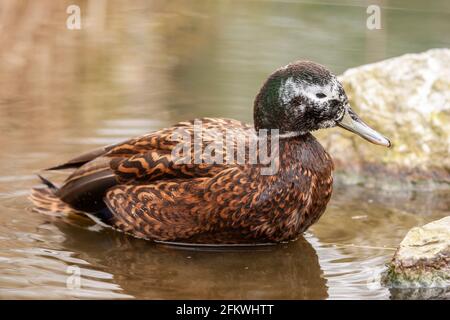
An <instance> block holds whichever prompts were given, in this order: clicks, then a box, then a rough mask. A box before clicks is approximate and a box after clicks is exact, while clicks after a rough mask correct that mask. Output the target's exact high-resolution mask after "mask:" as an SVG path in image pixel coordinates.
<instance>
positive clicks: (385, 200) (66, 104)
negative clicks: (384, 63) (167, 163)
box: [0, 0, 450, 299]
mask: <svg viewBox="0 0 450 320" xmlns="http://www.w3.org/2000/svg"><path fill="white" fill-rule="evenodd" d="M73 4H75V5H78V6H79V7H80V10H81V11H80V13H81V29H80V30H69V29H67V27H66V20H67V18H68V17H69V14H68V13H67V12H66V10H67V7H68V6H69V5H73ZM369 4H377V5H379V6H380V7H381V10H382V11H381V12H382V28H381V29H380V30H368V29H367V28H366V20H367V17H368V14H367V13H366V9H367V6H368V5H369ZM449 21H450V2H449V1H446V0H436V1H420V0H412V1H406V0H405V1H400V0H384V1H376V0H373V1H356V0H347V1H334V0H321V1H317V2H316V1H301V0H300V1H294V0H286V1H283V0H280V1H277V0H267V1H264V0H261V1H256V0H254V1H245V0H241V1H238V0H235V1H232V0H217V1H211V0H209V1H207V0H193V1H182V0H179V1H163V0H161V1H144V0H142V1H118V0H117V1H116V0H112V1H106V0H95V1H92V0H91V1H79V0H71V1H51V0H39V1H13V0H0V131H1V135H0V145H1V147H2V151H3V152H2V153H1V156H0V298H56V297H60V298H80V297H81V298H99V297H100V298H105V297H106V298H133V297H136V298H255V299H257V298H292V299H299V298H396V297H399V296H400V297H403V296H402V294H403V293H400V294H399V293H398V292H391V291H389V290H388V289H387V288H383V287H381V286H380V285H379V283H378V280H377V279H379V274H380V272H381V271H382V270H383V269H384V264H385V263H386V262H387V261H389V259H390V257H391V256H392V254H393V252H394V250H395V247H396V246H397V245H398V243H399V241H400V240H401V239H402V238H403V236H404V234H405V233H406V232H407V230H408V229H409V228H411V227H412V226H416V225H421V224H424V223H426V222H427V221H431V220H434V219H436V218H439V217H442V216H445V215H446V214H448V212H449V207H450V200H449V198H450V197H449V193H448V191H442V190H441V191H436V192H420V193H418V192H415V191H405V192H400V191H399V192H396V193H392V192H385V191H383V190H377V189H373V188H372V189H368V188H365V187H364V186H346V185H344V184H341V185H339V186H338V187H337V188H336V191H335V193H334V195H333V198H332V202H331V204H330V206H329V208H328V209H327V212H326V213H325V215H324V217H323V218H322V219H321V220H320V222H319V223H318V224H316V225H315V226H314V227H313V228H311V230H310V231H308V233H307V234H306V236H305V239H301V240H300V241H298V242H296V243H291V244H288V245H285V246H280V247H277V248H268V249H264V250H263V251H258V252H251V253H248V252H247V253H242V252H226V253H224V252H220V253H217V252H202V251H195V252H186V251H180V250H176V249H173V248H163V247H160V246H154V245H152V244H149V243H146V242H143V241H140V240H135V239H129V238H127V237H125V236H123V235H118V234H115V233H112V232H110V231H109V230H104V229H102V228H99V227H97V226H92V225H91V224H88V223H85V222H83V223H81V222H78V221H62V220H61V219H57V218H52V217H46V216H45V217H44V216H41V215H38V214H36V213H31V212H30V210H29V207H30V203H29V202H28V200H27V195H28V193H29V190H30V188H31V187H33V186H36V185H37V184H38V181H37V179H36V178H35V175H34V174H35V173H36V172H38V171H39V170H40V169H42V168H45V167H49V166H51V165H54V164H57V163H60V162H62V161H64V160H67V159H68V158H71V157H72V156H74V155H76V154H78V153H80V152H84V151H87V150H89V149H92V148H95V147H98V146H101V145H106V144H110V143H115V142H119V141H121V140H125V139H126V138H128V137H131V136H135V135H139V134H143V133H147V132H149V131H151V130H155V129H158V128H161V127H164V126H168V125H170V124H173V123H175V122H177V121H181V120H186V119H192V118H195V117H202V116H212V117H230V118H235V119H239V120H243V121H248V122H251V121H252V104H253V99H254V96H255V94H256V93H257V91H258V89H259V87H260V86H261V84H262V82H263V81H264V79H265V78H266V77H267V75H268V74H270V73H271V72H272V71H273V70H274V69H276V68H278V67H279V66H282V65H285V64H287V63H289V62H291V61H294V60H297V59H310V60H314V61H316V62H319V63H321V64H324V65H326V66H327V67H329V68H330V69H331V70H332V71H333V72H334V73H336V74H340V73H342V72H343V71H345V70H346V69H348V68H350V67H356V66H359V65H362V64H366V63H371V62H375V61H379V60H383V59H386V58H389V57H394V56H398V55H401V54H404V53H412V52H421V51H425V50H427V49H430V48H438V47H449V46H450V33H449ZM54 178H56V179H57V180H58V179H62V178H63V176H61V175H58V174H55V176H54ZM273 257H276V259H274V258H273ZM72 265H76V266H78V267H80V268H81V270H82V272H81V274H82V276H83V277H84V278H83V280H82V288H81V289H79V290H69V289H67V286H66V280H67V277H68V273H67V267H68V266H72Z"/></svg>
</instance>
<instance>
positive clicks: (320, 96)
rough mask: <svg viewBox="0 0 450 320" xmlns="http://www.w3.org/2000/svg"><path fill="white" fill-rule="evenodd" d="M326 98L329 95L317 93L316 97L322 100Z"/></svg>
mask: <svg viewBox="0 0 450 320" xmlns="http://www.w3.org/2000/svg"><path fill="white" fill-rule="evenodd" d="M326 96H327V95H326V94H325V93H322V92H319V93H316V97H317V98H320V99H322V98H325V97H326Z"/></svg>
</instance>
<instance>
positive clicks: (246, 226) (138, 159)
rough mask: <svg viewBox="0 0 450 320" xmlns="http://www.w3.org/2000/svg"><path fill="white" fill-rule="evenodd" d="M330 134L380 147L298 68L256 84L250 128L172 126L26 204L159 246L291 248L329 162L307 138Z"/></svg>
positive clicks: (325, 186)
mask: <svg viewBox="0 0 450 320" xmlns="http://www.w3.org/2000/svg"><path fill="white" fill-rule="evenodd" d="M335 126H340V127H342V128H344V129H347V130H349V131H352V132H354V133H356V134H358V135H360V136H361V137H363V138H365V139H366V140H368V141H370V142H372V143H375V144H379V145H383V146H387V147H389V146H390V142H389V140H388V139H386V138H385V137H383V136H382V135H380V134H379V133H378V132H376V131H374V130H373V129H371V128H370V127H368V126H367V125H366V124H365V123H364V122H363V121H362V120H361V119H360V118H359V117H358V116H357V115H356V114H355V113H354V112H353V111H352V109H351V108H350V105H349V103H348V99H347V96H346V94H345V92H344V89H343V87H342V85H341V84H340V83H339V81H338V80H337V78H336V76H335V75H333V74H332V73H330V72H329V71H328V70H327V69H326V68H325V67H323V66H321V65H319V64H316V63H313V62H308V61H298V62H295V63H291V64H289V65H287V66H285V67H282V68H280V69H278V70H276V71H275V72H274V73H272V74H271V75H270V76H269V78H268V79H267V80H266V82H265V83H264V84H263V86H262V88H261V89H260V91H259V93H258V95H257V96H256V99H255V103H254V126H251V125H249V124H245V123H242V122H240V121H236V120H230V119H220V118H203V119H197V120H193V121H189V122H180V123H178V124H176V125H174V126H173V127H170V128H166V129H162V130H159V131H155V132H152V133H149V134H146V135H144V136H141V137H137V138H134V139H131V140H128V141H125V142H123V143H119V144H115V145H111V146H107V147H104V148H101V149H97V150H94V151H92V152H89V153H86V154H83V155H81V156H79V157H76V158H74V159H72V160H70V161H68V162H67V163H65V164H62V165H59V166H56V167H53V168H50V169H49V170H60V169H68V168H75V171H74V172H73V173H72V174H71V175H70V176H69V177H68V178H67V179H66V181H65V182H64V184H63V185H62V186H61V187H57V186H55V185H54V184H53V183H51V182H50V181H48V180H46V179H44V178H41V179H42V181H43V182H44V183H45V185H46V187H45V188H37V189H34V190H33V192H32V197H31V198H32V200H33V202H34V204H35V208H36V209H38V210H41V211H42V210H43V211H56V212H64V213H67V212H71V211H73V212H78V213H80V212H81V213H84V214H86V215H88V216H89V217H91V218H93V219H94V220H96V221H98V222H100V223H103V224H106V225H108V226H111V227H113V228H115V229H117V230H120V231H123V232H125V233H128V234H131V235H133V236H135V237H139V238H144V239H148V240H153V241H159V242H173V243H190V244H192V243H194V244H253V243H254V244H256V243H276V242H283V241H289V240H294V239H296V238H297V237H298V236H299V235H300V234H301V233H302V232H304V231H305V230H306V229H307V228H308V227H309V226H311V225H312V224H313V223H314V222H316V221H317V220H318V219H319V218H320V216H321V215H322V214H323V212H324V210H325V207H326V205H327V203H328V201H329V199H330V197H331V191H332V183H333V178H332V170H333V162H332V160H331V158H330V156H329V155H328V153H327V152H326V151H325V150H324V149H323V147H322V146H321V145H320V144H319V142H318V141H317V140H316V139H315V138H314V137H313V136H312V135H311V132H312V131H314V130H318V129H324V128H331V127H335ZM229 136H231V137H232V138H233V139H229V140H230V141H231V142H230V143H228V144H226V147H223V145H224V144H225V143H224V140H225V139H226V138H225V137H229ZM263 138H265V140H266V142H267V144H266V148H265V149H264V148H263V147H262V146H263V145H264V144H259V142H260V141H262V140H264V139H263ZM255 141H257V142H258V143H257V144H256V146H257V147H256V148H253V147H252V146H254V145H255V144H254V143H253V144H252V142H255ZM220 145H222V147H221V148H219V147H218V146H220ZM242 145H243V146H244V147H243V148H242V147H239V146H242ZM212 146H215V148H213V147H212ZM239 148H240V149H239ZM263 149H264V152H263ZM239 151H241V152H239ZM239 157H240V158H239ZM255 159H256V160H255ZM263 159H264V160H267V159H271V160H272V162H271V163H269V162H268V161H265V162H264V161H263ZM239 160H240V161H239ZM270 168H271V169H273V170H272V172H268V171H270V170H268V169H270Z"/></svg>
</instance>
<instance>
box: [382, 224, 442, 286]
mask: <svg viewBox="0 0 450 320" xmlns="http://www.w3.org/2000/svg"><path fill="white" fill-rule="evenodd" d="M382 281H383V283H384V284H386V285H388V286H389V287H391V288H445V289H446V290H444V291H447V289H448V288H450V216H448V217H445V218H442V219H440V220H437V221H433V222H431V223H428V224H426V225H424V226H423V227H416V228H413V229H411V230H410V231H409V232H408V233H407V234H406V236H405V238H404V239H403V241H402V242H401V243H400V247H399V248H398V250H397V251H396V253H395V255H394V257H393V259H392V261H391V263H390V264H389V266H388V270H387V271H386V272H385V273H384V275H383V277H382Z"/></svg>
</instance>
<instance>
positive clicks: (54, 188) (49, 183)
mask: <svg viewBox="0 0 450 320" xmlns="http://www.w3.org/2000/svg"><path fill="white" fill-rule="evenodd" d="M37 176H38V177H39V179H41V182H42V183H43V184H45V185H46V186H47V187H48V188H49V189H50V190H51V191H52V192H53V193H55V192H57V191H58V190H59V188H58V187H57V186H56V185H55V184H54V183H53V182H51V181H50V180H48V179H46V178H44V177H43V176H41V175H40V174H38V175H37Z"/></svg>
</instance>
